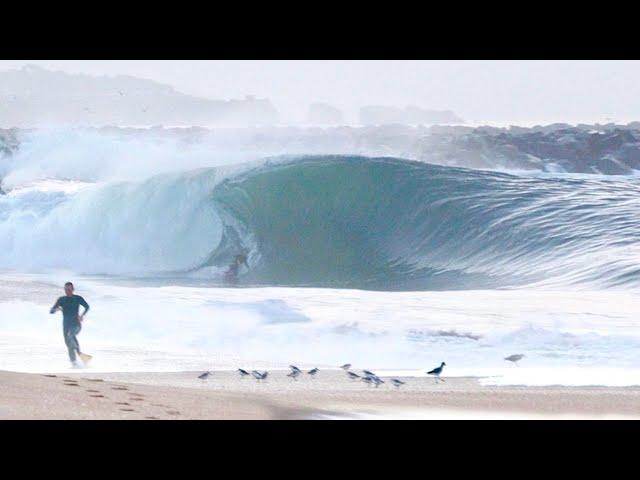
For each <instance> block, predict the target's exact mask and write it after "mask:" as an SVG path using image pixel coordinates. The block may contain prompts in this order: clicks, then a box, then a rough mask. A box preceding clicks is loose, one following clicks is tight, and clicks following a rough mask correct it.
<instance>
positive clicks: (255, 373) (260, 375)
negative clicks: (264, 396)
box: [251, 370, 269, 380]
mask: <svg viewBox="0 0 640 480" xmlns="http://www.w3.org/2000/svg"><path fill="white" fill-rule="evenodd" d="M251 375H253V378H255V379H256V380H266V379H267V375H269V372H267V371H264V372H259V371H258V370H251Z"/></svg>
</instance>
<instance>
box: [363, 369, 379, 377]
mask: <svg viewBox="0 0 640 480" xmlns="http://www.w3.org/2000/svg"><path fill="white" fill-rule="evenodd" d="M362 373H364V374H365V375H367V376H369V377H375V376H376V374H375V373H373V372H370V371H369V370H362Z"/></svg>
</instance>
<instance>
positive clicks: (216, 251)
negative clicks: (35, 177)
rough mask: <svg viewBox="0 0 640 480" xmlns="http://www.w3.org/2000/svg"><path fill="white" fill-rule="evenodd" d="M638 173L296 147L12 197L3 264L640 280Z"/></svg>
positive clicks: (436, 285)
mask: <svg viewBox="0 0 640 480" xmlns="http://www.w3.org/2000/svg"><path fill="white" fill-rule="evenodd" d="M639 181H640V180H639V179H637V178H635V177H624V178H615V179H606V178H602V177H597V178H573V177H571V176H566V175H565V176H546V177H544V178H543V177H533V176H520V175H511V174H506V173H496V172H487V171H477V170H467V169H462V168H454V167H445V166H437V165H431V164H425V163H420V162H413V161H407V160H402V159H395V158H367V157H356V156H309V157H296V158H292V157H288V158H283V159H278V160H274V161H268V162H266V163H264V164H262V165H260V166H258V167H255V166H254V167H247V168H246V169H245V170H244V171H241V172H240V173H238V172H237V171H236V172H235V173H232V174H230V173H229V172H225V171H223V170H221V169H219V168H204V169H200V170H195V171H190V172H186V173H185V172H181V173H167V174H163V175H160V176H157V177H154V178H151V179H148V180H145V181H141V182H118V183H110V184H96V185H93V186H89V187H87V188H83V189H79V190H78V191H72V192H68V191H60V190H55V189H54V190H51V189H49V190H48V191H45V190H46V189H43V188H39V189H38V188H36V189H33V188H31V189H24V190H20V189H15V190H13V191H10V192H9V193H8V194H7V195H2V196H0V251H2V252H3V256H2V257H1V258H0V268H3V269H20V270H34V271H38V270H43V269H69V270H73V271H75V272H78V273H94V274H112V275H138V276H144V277H154V276H158V275H172V276H180V277H186V276H190V277H191V278H194V277H195V278H197V279H199V280H202V279H206V280H207V281H210V282H212V283H214V284H215V283H222V282H223V275H222V273H223V272H224V270H225V269H226V268H227V266H228V265H229V263H230V261H231V259H232V258H233V256H234V255H235V254H236V253H237V252H238V251H239V250H241V249H243V248H246V249H248V250H249V251H250V254H249V262H248V263H249V268H248V269H245V270H244V271H242V272H241V274H240V277H239V279H238V284H239V285H288V286H314V287H338V288H362V289H384V290H438V289H442V290H445V289H446V290H451V289H476V288H510V287H518V286H523V285H531V284H534V285H553V286H558V285H560V286H567V285H574V286H584V287H589V288H591V287H595V288H614V287H625V288H628V287H636V286H638V285H639V283H640V282H639V280H640V267H638V264H639V262H638V260H640V227H638V224H637V220H636V219H637V217H638V214H639V213H640V195H639V194H640V184H639V183H638V182H639Z"/></svg>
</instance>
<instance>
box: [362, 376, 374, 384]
mask: <svg viewBox="0 0 640 480" xmlns="http://www.w3.org/2000/svg"><path fill="white" fill-rule="evenodd" d="M361 380H362V381H363V382H364V383H368V384H369V385H373V377H370V376H368V375H367V376H366V377H362V379H361Z"/></svg>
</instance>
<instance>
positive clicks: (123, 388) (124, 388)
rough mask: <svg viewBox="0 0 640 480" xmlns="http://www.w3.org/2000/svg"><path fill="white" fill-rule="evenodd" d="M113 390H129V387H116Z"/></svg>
mask: <svg viewBox="0 0 640 480" xmlns="http://www.w3.org/2000/svg"><path fill="white" fill-rule="evenodd" d="M111 390H129V389H128V388H127V387H121V386H115V387H111Z"/></svg>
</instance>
